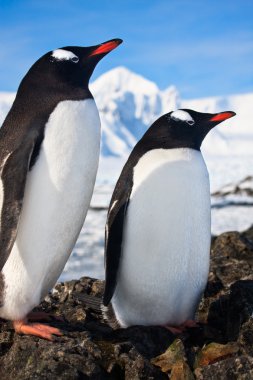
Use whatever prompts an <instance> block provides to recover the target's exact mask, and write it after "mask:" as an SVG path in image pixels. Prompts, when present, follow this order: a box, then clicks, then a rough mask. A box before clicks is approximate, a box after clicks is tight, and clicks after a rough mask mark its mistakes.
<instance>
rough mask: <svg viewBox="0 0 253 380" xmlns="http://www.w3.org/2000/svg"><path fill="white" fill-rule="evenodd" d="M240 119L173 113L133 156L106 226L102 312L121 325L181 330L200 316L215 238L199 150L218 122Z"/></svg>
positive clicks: (149, 133) (227, 114)
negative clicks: (180, 327)
mask: <svg viewBox="0 0 253 380" xmlns="http://www.w3.org/2000/svg"><path fill="white" fill-rule="evenodd" d="M234 115H235V113H234V112H223V113H219V114H207V113H199V112H195V111H192V110H177V111H174V112H171V113H168V114H166V115H163V116H162V117H160V118H159V119H158V120H157V121H156V122H155V123H154V124H153V125H152V126H151V127H150V128H149V130H148V131H147V132H146V133H145V135H144V136H143V137H142V139H141V140H140V141H139V142H138V143H137V145H136V146H135V148H134V149H133V151H132V153H131V154H130V156H129V159H128V161H127V163H126V164H125V166H124V168H123V170H122V173H121V175H120V177H119V179H118V182H117V184H116V187H115V190H114V193H113V196H112V199H111V203H110V206H109V211H108V218H107V225H106V246H105V250H106V259H105V266H106V282H105V292H104V297H103V304H104V306H103V310H104V312H105V315H106V314H107V312H108V311H109V312H110V314H111V311H112V310H113V312H114V316H115V319H116V322H117V324H118V325H119V326H121V327H128V326H131V325H136V324H141V325H170V326H178V325H181V324H183V323H184V322H185V321H186V320H189V319H192V318H193V317H194V313H195V310H196V306H197V304H198V302H199V300H200V297H201V295H202V292H203V290H204V288H205V285H206V282H207V276H208V270H209V254H210V238H211V230H210V227H211V226H210V188H209V177H208V172H207V169H206V165H205V162H204V160H203V157H202V154H201V152H200V146H201V143H202V141H203V139H204V138H205V136H206V134H207V133H208V132H209V131H210V130H211V129H212V128H213V127H214V126H215V125H217V124H218V123H220V122H221V121H223V120H226V119H228V118H229V117H232V116H234ZM108 320H110V317H108ZM114 322H115V321H114ZM113 324H114V325H115V323H112V325H113Z"/></svg>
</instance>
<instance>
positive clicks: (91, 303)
mask: <svg viewBox="0 0 253 380" xmlns="http://www.w3.org/2000/svg"><path fill="white" fill-rule="evenodd" d="M76 298H77V299H78V300H79V301H81V302H83V303H84V304H85V306H86V307H87V308H88V309H90V310H91V311H94V312H95V313H96V314H100V315H102V318H103V320H104V321H105V323H107V324H108V325H109V326H110V327H111V328H112V329H114V330H116V329H119V328H120V327H121V326H120V324H119V322H118V320H117V318H116V316H115V313H114V310H113V307H112V304H111V303H109V305H108V306H105V305H103V302H102V298H100V297H96V296H92V295H90V294H85V293H81V294H78V295H77V296H76Z"/></svg>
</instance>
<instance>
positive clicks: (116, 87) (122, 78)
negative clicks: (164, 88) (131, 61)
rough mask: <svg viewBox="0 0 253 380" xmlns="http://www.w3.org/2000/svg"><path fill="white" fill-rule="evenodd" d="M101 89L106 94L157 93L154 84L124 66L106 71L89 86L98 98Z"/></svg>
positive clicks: (157, 90)
mask: <svg viewBox="0 0 253 380" xmlns="http://www.w3.org/2000/svg"><path fill="white" fill-rule="evenodd" d="M102 88H104V90H105V89H106V91H108V92H109V91H110V92H121V91H124V92H126V91H129V92H132V93H136V92H138V93H143V94H146V95H152V94H157V93H158V92H159V89H158V87H157V85H156V84H155V83H154V82H152V81H150V80H148V79H146V78H144V77H143V76H141V75H139V74H136V73H134V72H133V71H131V70H129V69H127V68H126V67H124V66H118V67H115V68H113V69H111V70H109V71H107V72H106V73H105V74H103V75H101V76H100V77H99V78H98V79H96V80H95V81H94V82H93V83H92V84H91V90H92V91H93V92H94V93H96V95H98V96H99V94H98V90H101V89H102Z"/></svg>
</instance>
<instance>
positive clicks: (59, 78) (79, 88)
mask: <svg viewBox="0 0 253 380" xmlns="http://www.w3.org/2000/svg"><path fill="white" fill-rule="evenodd" d="M121 42H122V41H121V40H119V39H115V40H111V41H107V42H105V43H102V44H100V45H97V46H91V47H77V46H67V47H64V48H61V49H56V50H54V51H50V52H48V53H47V54H45V55H44V56H42V57H41V58H40V59H39V60H38V61H37V62H35V64H34V65H33V66H32V67H31V69H30V70H29V71H28V73H27V74H26V76H25V77H24V78H23V80H22V82H21V84H20V86H19V89H18V92H17V96H16V99H15V101H14V103H13V106H12V108H11V110H10V111H9V113H8V115H7V117H6V119H5V121H4V123H3V125H2V127H1V129H0V174H1V181H0V207H1V209H0V211H1V214H0V216H1V218H0V271H1V277H0V282H1V286H0V291H1V294H0V301H1V305H0V317H1V318H5V319H10V320H14V321H16V320H19V321H20V320H24V319H25V317H26V315H27V313H28V312H29V311H31V309H32V308H33V307H34V306H36V305H38V303H39V302H40V301H41V299H42V298H44V296H45V295H46V294H47V292H48V291H49V289H50V288H51V287H52V286H53V285H54V284H55V282H56V280H57V278H58V277H59V275H60V273H61V272H62V270H63V267H64V265H65V263H66V261H67V259H68V257H69V255H70V253H71V250H72V249H73V247H74V244H75V242H76V240H77V237H78V235H79V232H80V230H81V227H82V225H83V222H84V219H85V216H86V213H87V210H88V207H89V204H90V199H91V196H92V192H93V187H94V183H95V177H96V172H97V167H98V158H99V149H100V119H99V114H98V110H97V107H96V104H95V102H94V99H93V96H92V94H91V93H90V91H89V88H88V84H89V79H90V76H91V74H92V72H93V70H94V68H95V66H96V64H97V63H98V62H99V61H100V59H101V58H103V57H104V56H105V55H106V54H107V53H108V52H110V51H111V50H113V49H114V48H116V47H117V46H118V45H119V44H120V43H121Z"/></svg>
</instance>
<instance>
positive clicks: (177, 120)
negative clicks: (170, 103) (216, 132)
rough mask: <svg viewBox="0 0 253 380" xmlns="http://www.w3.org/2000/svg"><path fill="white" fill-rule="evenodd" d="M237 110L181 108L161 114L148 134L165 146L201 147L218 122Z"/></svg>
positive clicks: (232, 114) (233, 114)
mask: <svg viewBox="0 0 253 380" xmlns="http://www.w3.org/2000/svg"><path fill="white" fill-rule="evenodd" d="M233 116H235V112H232V111H225V112H220V113H215V114H211V113H202V112H196V111H192V110H189V109H179V110H176V111H172V112H170V113H167V114H165V115H163V116H161V117H160V118H159V119H158V120H157V121H156V122H155V123H154V124H153V125H152V126H151V128H150V130H149V131H150V132H149V131H148V132H147V134H148V135H150V137H151V136H152V138H154V139H156V140H157V141H159V140H160V143H161V144H162V145H164V147H165V148H192V149H197V150H199V149H200V146H201V144H202V141H203V140H204V138H205V136H206V135H207V133H208V132H209V131H210V130H211V129H212V128H213V127H215V126H216V125H217V124H219V123H221V122H222V121H224V120H227V119H229V118H230V117H233Z"/></svg>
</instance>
